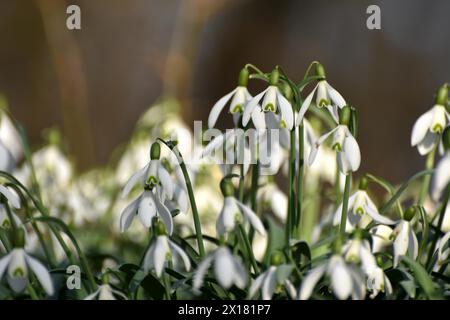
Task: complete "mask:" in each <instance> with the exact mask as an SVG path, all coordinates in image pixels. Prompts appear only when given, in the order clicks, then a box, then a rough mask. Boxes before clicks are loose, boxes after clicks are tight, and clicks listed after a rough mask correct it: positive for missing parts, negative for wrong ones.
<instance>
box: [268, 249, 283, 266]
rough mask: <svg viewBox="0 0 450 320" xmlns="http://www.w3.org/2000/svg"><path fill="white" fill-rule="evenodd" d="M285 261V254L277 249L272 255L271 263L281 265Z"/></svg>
mask: <svg viewBox="0 0 450 320" xmlns="http://www.w3.org/2000/svg"><path fill="white" fill-rule="evenodd" d="M282 263H283V255H282V254H281V252H279V251H275V252H273V253H272V257H271V258H270V265H272V266H279V265H280V264H282Z"/></svg>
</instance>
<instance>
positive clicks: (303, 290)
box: [299, 254, 366, 300]
mask: <svg viewBox="0 0 450 320" xmlns="http://www.w3.org/2000/svg"><path fill="white" fill-rule="evenodd" d="M325 274H326V275H327V276H328V277H329V278H330V281H331V289H332V290H333V292H334V294H335V296H336V297H337V298H338V299H340V300H346V299H347V298H349V297H350V296H351V297H352V299H354V300H361V299H364V297H365V294H366V288H365V287H366V286H365V283H364V276H363V275H362V274H361V271H360V270H359V268H356V267H354V266H352V265H349V264H347V263H346V262H345V260H344V258H343V257H342V256H341V255H339V254H334V255H333V256H331V258H330V259H329V260H327V261H326V262H325V263H322V264H319V265H318V266H317V267H315V268H313V269H311V270H310V271H309V272H308V274H307V275H306V276H305V278H304V279H303V281H302V284H301V287H300V291H299V299H300V300H307V299H309V297H310V296H311V294H312V292H313V289H314V287H315V286H316V284H317V282H319V280H320V279H321V278H322V277H323V276H324V275H325Z"/></svg>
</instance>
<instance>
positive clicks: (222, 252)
mask: <svg viewBox="0 0 450 320" xmlns="http://www.w3.org/2000/svg"><path fill="white" fill-rule="evenodd" d="M211 264H213V265H214V275H215V278H216V279H217V281H218V282H219V284H220V285H221V286H222V287H223V288H225V289H229V288H230V287H231V286H232V285H233V284H234V285H236V286H237V287H238V288H241V289H243V288H244V287H245V286H246V284H247V281H248V274H247V271H246V270H245V268H244V266H243V264H242V262H241V260H240V259H238V258H236V257H234V256H233V254H232V253H231V251H230V249H228V247H225V246H220V247H219V248H217V249H216V250H215V251H213V252H212V253H210V254H209V255H207V256H206V257H205V258H204V259H203V260H202V262H200V264H199V265H198V267H197V270H196V272H195V274H194V282H193V287H194V290H195V291H198V290H199V289H200V288H201V286H202V285H203V280H204V278H205V275H206V272H207V271H208V269H209V267H210V266H211Z"/></svg>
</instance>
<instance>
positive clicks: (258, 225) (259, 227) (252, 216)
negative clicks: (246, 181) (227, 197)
mask: <svg viewBox="0 0 450 320" xmlns="http://www.w3.org/2000/svg"><path fill="white" fill-rule="evenodd" d="M235 203H236V204H237V206H238V207H239V208H240V209H241V210H242V213H243V214H244V216H245V217H246V218H247V219H248V220H249V222H250V224H251V225H252V226H253V228H255V230H256V231H258V233H259V234H260V235H262V236H265V235H266V230H265V229H264V225H263V223H262V222H261V220H260V219H259V217H258V216H257V215H256V213H255V212H253V210H252V209H250V208H249V207H247V206H246V205H244V204H243V203H241V202H240V201H238V200H235Z"/></svg>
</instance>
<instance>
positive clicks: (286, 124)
mask: <svg viewBox="0 0 450 320" xmlns="http://www.w3.org/2000/svg"><path fill="white" fill-rule="evenodd" d="M278 77H279V74H278V70H277V69H274V70H273V71H272V73H271V76H270V78H271V79H270V84H269V87H268V88H267V89H266V90H264V91H263V92H261V93H259V94H257V95H256V96H255V97H254V98H252V99H251V100H250V101H249V102H248V103H247V106H246V107H245V109H244V114H243V116H242V124H243V125H244V126H246V125H247V124H248V122H249V121H250V119H251V120H252V122H253V124H254V126H255V128H258V129H264V128H268V125H267V124H268V123H269V122H270V121H272V120H273V119H276V121H277V122H278V126H277V127H278V128H287V129H288V130H291V129H292V128H293V127H294V113H293V110H292V105H291V103H290V102H289V101H288V100H287V99H286V98H285V97H284V96H283V94H282V93H281V92H280V89H278V87H277V83H278ZM261 100H262V104H261V105H260V104H259V102H260V101H261ZM274 115H277V117H275V118H274Z"/></svg>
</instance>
